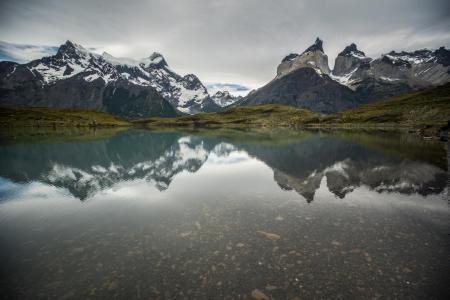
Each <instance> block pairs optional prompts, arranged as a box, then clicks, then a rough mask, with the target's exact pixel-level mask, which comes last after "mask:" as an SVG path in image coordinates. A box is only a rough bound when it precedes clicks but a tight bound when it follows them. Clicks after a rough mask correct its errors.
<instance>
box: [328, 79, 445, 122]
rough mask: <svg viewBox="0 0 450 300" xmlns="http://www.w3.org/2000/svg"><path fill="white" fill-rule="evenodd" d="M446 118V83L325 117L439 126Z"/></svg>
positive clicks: (354, 120)
mask: <svg viewBox="0 0 450 300" xmlns="http://www.w3.org/2000/svg"><path fill="white" fill-rule="evenodd" d="M449 120H450V83H447V84H446V85H443V86H440V87H436V88H431V89H427V90H423V91H419V92H416V93H408V94H403V95H400V96H395V97H390V98H387V99H385V100H382V101H379V102H375V103H372V104H367V105H363V106H360V107H358V108H355V109H351V110H347V111H343V112H340V113H336V114H332V115H329V116H325V117H323V118H322V119H321V123H322V124H323V123H325V124H336V125H346V124H347V125H355V124H360V125H376V124H384V125H397V126H398V125H400V126H405V127H420V126H428V125H433V126H443V125H445V124H447V122H448V121H449Z"/></svg>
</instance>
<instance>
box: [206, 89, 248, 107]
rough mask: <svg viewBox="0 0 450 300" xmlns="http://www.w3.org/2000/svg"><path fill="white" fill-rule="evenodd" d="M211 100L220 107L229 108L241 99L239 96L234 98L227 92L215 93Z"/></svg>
mask: <svg viewBox="0 0 450 300" xmlns="http://www.w3.org/2000/svg"><path fill="white" fill-rule="evenodd" d="M211 98H212V100H213V101H214V102H215V103H216V104H217V105H219V106H220V107H226V106H229V105H231V104H233V103H235V102H236V101H239V100H240V99H242V97H241V96H238V97H235V96H233V95H231V94H230V92H228V91H217V92H216V93H215V94H214V95H213V96H212V97H211Z"/></svg>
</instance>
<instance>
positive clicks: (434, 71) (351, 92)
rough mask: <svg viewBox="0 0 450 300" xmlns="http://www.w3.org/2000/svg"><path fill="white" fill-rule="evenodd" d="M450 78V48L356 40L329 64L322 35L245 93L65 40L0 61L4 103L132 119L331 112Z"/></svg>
mask: <svg viewBox="0 0 450 300" xmlns="http://www.w3.org/2000/svg"><path fill="white" fill-rule="evenodd" d="M449 81H450V51H449V50H447V49H445V48H444V47H441V48H439V49H437V50H426V49H424V50H417V51H413V52H404V51H403V52H395V51H392V52H390V53H388V54H383V55H382V56H381V57H380V58H377V59H372V58H369V57H366V55H365V53H364V52H363V51H361V50H359V49H358V48H357V46H356V45H355V44H351V45H349V46H347V47H346V48H345V49H344V50H343V51H342V52H341V53H339V55H338V56H337V58H336V60H335V64H334V68H333V69H330V67H329V65H328V56H327V55H326V54H325V53H324V50H323V41H322V40H320V39H319V38H317V39H316V41H315V43H314V44H313V45H311V46H310V47H308V48H307V49H306V50H305V51H303V52H302V53H301V54H298V53H292V54H289V55H287V56H286V57H285V58H284V59H282V61H281V63H280V64H279V65H278V67H277V74H276V77H275V78H274V79H273V80H271V81H270V82H269V83H267V84H266V85H265V86H263V87H261V88H259V89H257V90H254V91H252V92H250V93H249V94H248V95H247V96H245V97H235V96H233V95H231V94H230V93H229V92H226V91H218V92H217V93H215V94H214V95H210V94H209V93H208V90H207V88H206V87H205V86H204V85H203V83H202V82H201V81H200V80H199V79H198V77H197V76H195V75H193V74H188V75H185V76H181V75H178V74H177V73H175V72H174V71H173V70H172V69H170V68H169V66H168V64H167V62H166V60H165V58H164V57H163V56H162V55H161V54H160V53H156V52H154V53H152V54H151V55H150V56H148V57H146V58H143V59H139V60H135V59H129V58H117V57H114V56H112V55H110V54H108V53H103V54H102V55H99V54H96V53H94V52H92V51H90V50H87V49H86V48H84V47H82V46H81V45H78V44H76V43H73V42H71V41H67V42H66V43H65V44H63V45H61V46H60V47H59V48H58V51H57V53H56V54H55V55H52V56H47V57H43V58H41V59H37V60H33V61H31V62H29V63H24V64H19V63H16V62H9V61H3V62H0V105H16V106H42V107H55V108H76V109H90V110H96V111H103V112H110V113H112V114H114V115H117V116H119V117H123V118H128V119H136V118H145V117H154V116H160V117H173V116H178V115H180V114H195V113H199V112H213V111H218V110H221V109H222V108H224V107H227V106H230V105H257V104H268V103H278V104H287V105H292V106H297V107H302V108H307V109H310V110H312V111H315V112H321V113H333V112H337V111H342V110H346V109H350V108H354V107H357V106H360V105H362V104H366V103H370V102H373V101H377V100H380V99H382V98H385V97H388V96H393V95H398V94H401V93H404V92H408V91H413V90H419V89H423V88H426V87H429V86H437V85H441V84H444V83H446V82H449Z"/></svg>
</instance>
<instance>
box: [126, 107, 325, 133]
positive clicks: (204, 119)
mask: <svg viewBox="0 0 450 300" xmlns="http://www.w3.org/2000/svg"><path fill="white" fill-rule="evenodd" d="M319 117H320V114H318V113H315V112H311V111H309V110H307V109H301V108H296V107H292V106H286V105H277V104H266V105H257V106H240V107H235V108H231V109H229V110H226V111H223V112H217V113H201V114H197V115H192V116H183V117H179V118H150V119H145V120H137V121H134V122H133V123H134V124H136V125H144V126H147V127H150V128H157V127H208V128H251V127H260V128H264V127H290V126H293V125H296V124H299V123H301V122H304V121H305V120H307V121H309V122H312V121H313V120H319Z"/></svg>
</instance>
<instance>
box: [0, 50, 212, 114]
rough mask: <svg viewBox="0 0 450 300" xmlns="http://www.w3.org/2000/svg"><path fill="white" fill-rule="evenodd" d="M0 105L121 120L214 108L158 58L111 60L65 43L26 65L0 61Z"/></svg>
mask: <svg viewBox="0 0 450 300" xmlns="http://www.w3.org/2000/svg"><path fill="white" fill-rule="evenodd" d="M0 104H13V105H22V106H47V107H58V108H80V109H93V110H98V111H106V112H111V113H113V114H116V115H118V116H121V117H126V118H138V117H149V116H175V115H177V110H178V111H181V112H184V113H196V112H200V111H209V110H216V109H218V106H217V105H216V104H215V103H214V102H213V101H212V100H211V98H210V96H209V94H208V92H207V90H206V88H205V86H204V85H203V84H202V83H201V81H200V80H199V79H198V78H197V77H196V76H195V75H193V74H188V75H186V76H180V75H178V74H177V73H175V72H174V71H172V70H171V69H170V68H169V66H168V64H167V62H166V60H165V59H164V57H163V56H162V55H161V54H160V53H156V52H155V53H152V54H151V55H150V56H149V57H146V58H143V59H140V60H134V59H129V58H116V57H114V56H112V55H110V54H108V53H103V54H102V55H99V54H96V53H93V52H91V51H89V50H87V49H85V48H84V47H82V46H81V45H78V44H75V43H73V42H71V41H67V42H66V43H65V44H63V45H61V46H60V47H59V49H58V52H57V53H56V54H55V55H53V56H49V57H43V58H42V59H38V60H34V61H31V62H29V63H26V64H17V63H13V62H0Z"/></svg>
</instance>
